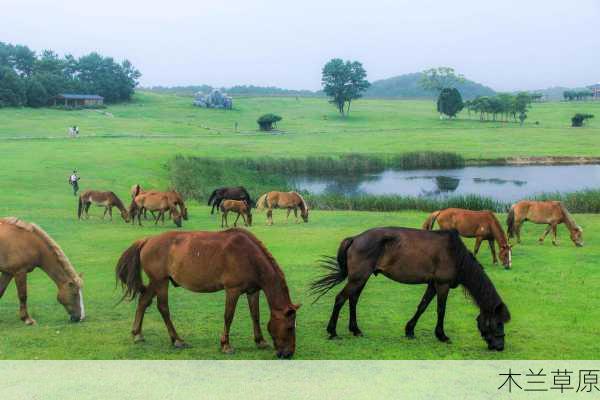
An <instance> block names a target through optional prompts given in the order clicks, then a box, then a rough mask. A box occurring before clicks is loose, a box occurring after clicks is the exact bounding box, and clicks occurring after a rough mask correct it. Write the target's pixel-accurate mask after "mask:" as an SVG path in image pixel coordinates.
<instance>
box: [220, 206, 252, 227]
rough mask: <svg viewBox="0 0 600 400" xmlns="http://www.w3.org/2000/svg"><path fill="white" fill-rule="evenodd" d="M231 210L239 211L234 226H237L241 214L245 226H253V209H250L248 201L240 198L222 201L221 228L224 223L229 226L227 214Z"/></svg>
mask: <svg viewBox="0 0 600 400" xmlns="http://www.w3.org/2000/svg"><path fill="white" fill-rule="evenodd" d="M230 211H233V212H236V213H237V217H236V219H235V222H234V223H233V226H237V222H238V219H240V215H241V216H242V219H243V220H244V225H245V226H252V210H251V209H250V206H249V205H248V203H246V202H245V201H240V200H223V201H222V202H221V228H223V223H224V224H225V226H226V227H229V224H228V223H227V214H228V213H229V212H230Z"/></svg>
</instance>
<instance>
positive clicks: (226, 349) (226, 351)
mask: <svg viewBox="0 0 600 400" xmlns="http://www.w3.org/2000/svg"><path fill="white" fill-rule="evenodd" d="M221 351H222V352H223V354H233V353H235V350H234V349H233V347H231V346H230V345H228V344H226V345H224V346H223V347H221Z"/></svg>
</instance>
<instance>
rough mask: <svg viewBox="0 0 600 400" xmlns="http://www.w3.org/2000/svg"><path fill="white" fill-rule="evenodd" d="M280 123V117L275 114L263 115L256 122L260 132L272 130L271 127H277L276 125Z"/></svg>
mask: <svg viewBox="0 0 600 400" xmlns="http://www.w3.org/2000/svg"><path fill="white" fill-rule="evenodd" d="M279 121H281V117H280V116H279V115H276V114H271V113H269V114H264V115H261V116H260V118H258V119H257V120H256V122H257V123H258V127H259V128H260V130H261V131H270V130H273V125H275V127H277V123H278V122H279Z"/></svg>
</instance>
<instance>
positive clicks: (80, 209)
mask: <svg viewBox="0 0 600 400" xmlns="http://www.w3.org/2000/svg"><path fill="white" fill-rule="evenodd" d="M92 203H94V204H98V205H99V206H104V214H103V215H102V219H104V218H105V217H106V214H107V213H108V215H109V216H110V220H111V221H112V208H113V207H117V208H118V209H119V211H120V212H121V218H123V220H124V221H125V222H129V213H128V212H127V209H126V208H125V206H124V205H123V202H122V201H121V199H119V197H118V196H117V195H116V194H115V193H114V192H99V191H97V190H86V191H85V192H83V193H81V194H80V195H79V204H78V206H77V218H79V219H81V216H82V214H83V213H85V217H86V218H89V217H90V215H89V213H88V211H89V209H90V206H91V205H92Z"/></svg>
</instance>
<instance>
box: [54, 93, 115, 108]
mask: <svg viewBox="0 0 600 400" xmlns="http://www.w3.org/2000/svg"><path fill="white" fill-rule="evenodd" d="M52 100H53V101H54V106H65V107H69V108H77V107H94V106H101V105H103V104H104V97H102V96H98V95H97V94H70V93H61V94H59V95H56V96H54V97H53V99H52Z"/></svg>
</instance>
